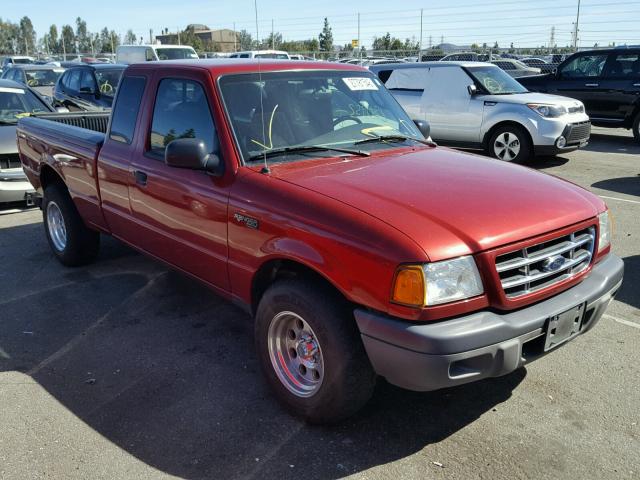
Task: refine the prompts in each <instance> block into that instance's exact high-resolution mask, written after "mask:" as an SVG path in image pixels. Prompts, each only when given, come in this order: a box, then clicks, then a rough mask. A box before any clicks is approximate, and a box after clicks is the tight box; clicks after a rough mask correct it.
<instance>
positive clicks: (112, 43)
mask: <svg viewBox="0 0 640 480" xmlns="http://www.w3.org/2000/svg"><path fill="white" fill-rule="evenodd" d="M111 53H113V54H114V55H115V53H116V42H115V41H114V39H113V32H111Z"/></svg>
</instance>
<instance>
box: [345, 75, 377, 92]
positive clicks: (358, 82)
mask: <svg viewBox="0 0 640 480" xmlns="http://www.w3.org/2000/svg"><path fill="white" fill-rule="evenodd" d="M342 81H343V82H344V83H345V84H346V85H347V87H349V90H354V91H356V90H378V87H376V84H375V83H373V80H371V79H370V78H367V77H350V78H343V79H342Z"/></svg>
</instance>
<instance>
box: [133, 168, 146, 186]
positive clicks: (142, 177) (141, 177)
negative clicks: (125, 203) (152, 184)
mask: <svg viewBox="0 0 640 480" xmlns="http://www.w3.org/2000/svg"><path fill="white" fill-rule="evenodd" d="M133 175H134V176H135V177H136V183H137V184H138V185H141V186H143V187H146V185H147V174H146V173H144V172H141V171H140V170H136V171H135V172H133Z"/></svg>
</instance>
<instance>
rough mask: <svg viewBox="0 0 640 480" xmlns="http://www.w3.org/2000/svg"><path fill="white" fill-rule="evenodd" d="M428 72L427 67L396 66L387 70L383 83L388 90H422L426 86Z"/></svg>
mask: <svg viewBox="0 0 640 480" xmlns="http://www.w3.org/2000/svg"><path fill="white" fill-rule="evenodd" d="M381 73H382V72H381ZM428 73H429V69H428V68H398V69H396V70H393V71H390V72H389V77H388V78H387V81H386V82H385V85H386V87H387V88H388V89H389V90H410V91H415V92H422V91H424V89H425V87H426V82H427V75H428ZM380 79H381V80H382V78H380Z"/></svg>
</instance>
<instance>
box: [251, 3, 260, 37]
mask: <svg viewBox="0 0 640 480" xmlns="http://www.w3.org/2000/svg"><path fill="white" fill-rule="evenodd" d="M253 9H254V10H255V12H256V44H257V45H260V30H258V0H253Z"/></svg>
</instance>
